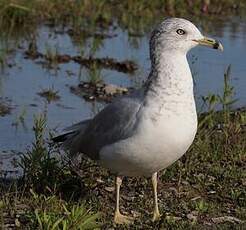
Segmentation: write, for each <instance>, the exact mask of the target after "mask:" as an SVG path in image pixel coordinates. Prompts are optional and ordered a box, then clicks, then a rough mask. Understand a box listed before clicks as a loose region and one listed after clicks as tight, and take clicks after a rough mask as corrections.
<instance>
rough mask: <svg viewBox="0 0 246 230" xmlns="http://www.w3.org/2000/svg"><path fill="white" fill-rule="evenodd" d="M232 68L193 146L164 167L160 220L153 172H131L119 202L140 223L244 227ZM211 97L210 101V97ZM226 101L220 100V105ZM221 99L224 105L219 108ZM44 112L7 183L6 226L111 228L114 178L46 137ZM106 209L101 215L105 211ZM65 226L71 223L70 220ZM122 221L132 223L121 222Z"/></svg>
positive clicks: (244, 180) (1, 214)
mask: <svg viewBox="0 0 246 230" xmlns="http://www.w3.org/2000/svg"><path fill="white" fill-rule="evenodd" d="M229 76H230V68H228V70H227V71H226V73H225V78H224V80H225V83H224V85H225V88H224V93H223V94H222V95H212V96H210V98H215V99H213V100H212V99H211V100H210V101H207V107H208V108H209V109H208V112H207V113H204V114H200V115H199V124H200V125H199V129H198V133H197V135H196V139H195V141H194V143H193V145H192V146H191V148H190V149H189V151H188V152H187V153H186V154H185V155H184V156H183V157H182V158H181V159H180V160H179V161H177V162H176V163H175V164H173V165H172V166H171V167H169V168H168V169H166V171H165V173H164V172H160V173H159V183H158V190H159V193H158V194H159V195H158V198H159V205H160V210H161V213H162V214H163V215H162V217H161V220H160V221H159V222H156V223H152V222H151V211H152V206H153V202H152V192H151V185H150V181H148V180H147V179H144V178H142V179H135V178H125V180H124V182H123V186H122V191H121V204H120V206H121V210H122V212H126V213H128V214H129V215H132V216H137V218H136V220H135V222H134V225H132V226H131V227H130V228H134V229H185V228H188V229H229V228H232V229H243V228H244V227H245V221H246V191H245V185H246V168H245V165H246V164H245V163H246V152H245V149H246V139H245V137H246V110H243V109H241V110H238V111H232V110H231V108H230V106H231V104H232V103H233V99H232V96H233V88H231V86H230V77H229ZM209 103H212V105H211V104H209ZM221 103H222V105H221ZM217 105H221V107H222V110H221V111H218V112H216V111H215V110H214V109H213V108H214V107H216V106H217ZM45 119H46V118H45V116H44V115H41V116H38V117H36V118H35V124H34V136H35V139H34V143H33V146H32V148H31V149H30V150H28V151H27V152H26V153H24V154H23V155H22V157H21V159H20V162H19V165H20V167H21V168H22V170H23V173H24V174H23V177H22V178H21V179H19V180H17V181H14V182H13V181H12V182H7V181H5V183H1V185H0V191H1V193H0V194H1V198H0V220H1V223H2V226H5V227H6V226H8V225H11V224H12V226H15V227H16V226H20V228H24V229H34V228H35V229H87V228H86V227H85V226H88V229H95V228H101V229H109V228H112V227H114V224H113V223H112V214H113V209H114V189H113V185H114V178H113V176H112V175H111V174H110V173H109V172H108V171H106V170H105V169H102V168H101V167H99V166H97V165H95V163H94V162H92V161H90V160H88V159H86V158H85V159H83V160H82V161H81V163H80V164H79V165H78V164H74V163H72V162H71V161H70V160H69V159H68V158H67V157H64V158H63V157H62V159H61V160H60V161H58V159H57V157H55V155H57V154H58V155H60V154H61V153H59V152H58V150H57V149H56V148H54V147H52V146H50V145H49V143H48V142H47V141H46V140H45V135H44V134H45V130H46V129H47V127H46V121H45ZM98 213H100V218H99V214H98ZM64 226H65V227H64ZM117 229H129V227H127V226H117Z"/></svg>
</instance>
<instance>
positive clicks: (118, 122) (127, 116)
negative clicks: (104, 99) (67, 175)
mask: <svg viewBox="0 0 246 230" xmlns="http://www.w3.org/2000/svg"><path fill="white" fill-rule="evenodd" d="M140 108H141V100H140V98H139V97H124V98H120V99H119V100H116V101H114V102H113V103H112V104H109V105H108V106H106V107H105V108H104V109H103V110H102V111H100V112H99V113H98V114H97V115H96V116H95V117H94V118H93V119H92V120H90V121H89V122H88V123H87V125H86V128H85V129H83V130H82V131H81V132H80V133H78V134H77V135H75V136H73V138H72V140H70V142H69V150H70V152H71V154H72V155H73V154H76V153H78V152H79V153H84V154H86V155H88V156H89V157H90V158H92V159H98V158H99V156H98V155H99V151H100V149H101V148H102V147H104V146H106V145H108V144H112V143H114V142H117V141H119V140H123V139H126V138H128V137H130V136H131V135H132V134H133V132H134V128H135V126H136V124H137V114H138V112H139V110H140ZM64 144H65V145H66V143H64Z"/></svg>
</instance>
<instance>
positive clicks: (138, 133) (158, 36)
mask: <svg viewBox="0 0 246 230" xmlns="http://www.w3.org/2000/svg"><path fill="white" fill-rule="evenodd" d="M197 45H202V46H207V47H211V48H214V49H220V50H223V47H222V45H221V43H219V42H218V41H216V40H214V39H211V38H207V37H204V36H203V35H202V34H201V32H200V31H199V30H198V28H197V27H196V26H195V25H194V24H192V23H191V22H190V21H188V20H185V19H182V18H168V19H165V20H164V21H163V22H161V23H160V24H159V25H158V26H157V27H156V28H155V29H154V30H153V32H152V35H151V38H150V59H151V71H150V73H149V76H148V79H147V81H146V82H145V84H144V85H143V86H142V88H141V89H139V90H136V92H135V93H133V94H131V95H128V96H125V97H121V98H119V99H118V100H115V101H113V102H112V103H111V104H109V105H107V106H106V107H105V108H104V109H103V110H101V111H100V112H99V113H98V114H97V115H96V116H95V117H94V118H92V119H88V120H84V121H82V122H80V123H78V124H76V125H73V126H71V127H70V128H69V129H68V131H69V132H68V133H65V134H62V135H60V136H57V137H55V138H53V141H54V142H63V144H62V147H63V148H64V149H66V150H69V152H70V154H71V156H78V154H85V155H87V156H88V157H89V158H91V159H93V160H95V161H97V162H99V163H100V164H101V165H102V166H103V167H106V168H107V169H109V170H110V171H111V172H113V173H114V174H115V175H116V181H115V185H116V206H115V213H114V222H115V223H119V224H128V223H130V222H132V221H133V218H132V217H128V216H124V215H122V214H121V213H120V210H119V198H120V186H121V184H122V178H123V176H131V177H139V176H144V177H151V179H152V185H153V194H154V209H153V219H152V220H153V221H155V220H158V219H159V218H160V212H159V208H158V200H157V172H159V171H160V170H162V169H165V168H166V167H168V166H169V165H171V164H172V163H174V162H175V161H176V160H178V159H179V158H180V157H181V156H182V155H183V154H184V153H185V152H186V151H187V150H188V148H189V146H190V145H191V144H192V142H193V140H194V137H195V134H196V131H197V113H196V106H195V100H194V93H193V80H192V75H191V71H190V68H189V64H188V61H187V58H186V54H187V52H188V51H189V50H190V49H192V48H193V47H195V46H197Z"/></svg>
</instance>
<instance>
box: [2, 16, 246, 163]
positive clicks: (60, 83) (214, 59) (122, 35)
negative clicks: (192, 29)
mask: <svg viewBox="0 0 246 230" xmlns="http://www.w3.org/2000/svg"><path fill="white" fill-rule="evenodd" d="M211 23H213V27H211V28H210V27H208V28H205V29H204V30H203V32H204V34H206V35H207V36H211V37H214V38H216V39H218V40H220V41H221V42H222V44H223V46H224V52H223V53H222V52H217V51H215V50H212V49H206V48H202V47H199V48H195V49H193V50H192V51H191V52H190V53H189V55H188V58H189V62H190V66H191V68H192V71H193V73H194V80H195V94H196V100H197V107H198V108H201V104H202V102H201V96H206V95H208V94H209V93H212V94H221V93H222V92H223V74H224V72H225V70H226V68H227V67H228V65H231V68H232V69H231V70H232V72H231V84H232V85H233V86H234V88H235V98H237V99H238V101H237V102H236V103H235V104H234V105H233V106H234V107H235V108H236V107H243V106H246V91H245V89H246V63H245V62H246V56H245V53H246V23H245V22H244V21H243V20H241V19H233V20H231V21H230V22H225V21H215V22H211ZM55 31H56V32H55ZM107 33H108V34H112V35H116V36H112V37H111V38H107V39H104V40H102V43H101V44H100V46H99V48H98V49H97V51H96V52H95V54H94V56H96V57H111V58H115V59H117V60H119V61H123V60H126V59H128V60H133V61H135V62H136V63H137V64H138V67H139V68H138V70H137V71H136V73H135V74H131V75H130V74H125V73H121V72H118V71H114V70H108V69H101V71H100V75H101V77H102V79H103V80H104V81H105V82H106V83H112V84H116V85H120V86H125V87H129V86H133V87H138V86H140V85H141V84H142V82H143V81H144V80H145V79H146V77H147V75H148V72H149V69H150V60H149V48H148V39H149V34H146V35H145V36H142V37H130V36H128V33H127V31H124V30H122V29H120V28H117V29H114V30H112V31H108V32H107ZM20 44H21V47H19V48H18V49H15V50H14V51H13V52H12V53H11V54H10V55H9V57H8V62H9V63H11V64H12V66H11V67H6V68H4V69H3V70H2V71H1V73H0V97H1V98H2V100H5V99H6V100H8V101H10V102H8V103H9V104H10V106H11V107H12V110H11V113H10V114H9V115H5V116H4V117H0V133H1V135H0V155H1V156H0V161H1V158H2V159H5V157H6V158H8V157H9V156H10V155H9V153H10V152H11V151H17V152H18V151H23V150H25V149H26V148H27V147H28V146H30V145H31V143H32V140H33V131H32V126H33V117H34V115H35V114H38V113H42V112H44V111H46V113H47V126H48V127H49V129H51V130H61V129H62V128H63V127H66V126H69V125H71V124H72V123H74V122H78V121H80V120H82V119H85V118H88V117H91V116H93V115H94V114H95V113H96V112H97V111H99V110H100V109H101V108H102V107H103V106H104V103H99V102H93V103H92V102H88V101H85V100H84V99H83V98H81V97H78V96H76V95H74V94H72V93H71V91H70V86H76V85H78V83H79V82H80V81H81V80H88V79H89V77H88V70H87V69H86V68H84V67H81V66H80V65H78V64H76V63H74V62H69V63H67V64H60V65H59V67H58V68H53V69H51V68H48V67H47V66H45V65H44V64H43V63H40V62H38V61H34V60H30V59H25V58H24V56H25V55H24V51H25V49H23V48H25V47H27V46H28V43H27V42H26V41H25V40H23V42H21V43H20ZM89 44H90V39H89V40H88V41H87V42H86V43H85V44H79V42H75V41H74V40H73V39H71V37H70V36H69V35H68V34H67V33H58V32H57V28H49V27H47V26H42V27H40V28H39V29H38V32H37V45H38V50H39V51H40V52H43V53H45V52H47V50H48V49H51V50H52V49H53V50H54V49H55V48H56V49H57V50H58V51H59V53H60V54H69V55H79V54H80V53H81V50H82V51H83V53H88V52H89V50H90V49H89ZM47 88H52V89H53V90H55V91H58V94H59V96H60V100H58V101H54V102H51V103H47V101H46V100H45V99H44V98H42V97H40V96H39V95H38V94H37V93H38V92H40V91H42V90H43V89H47ZM1 152H2V153H1ZM14 154H15V153H14Z"/></svg>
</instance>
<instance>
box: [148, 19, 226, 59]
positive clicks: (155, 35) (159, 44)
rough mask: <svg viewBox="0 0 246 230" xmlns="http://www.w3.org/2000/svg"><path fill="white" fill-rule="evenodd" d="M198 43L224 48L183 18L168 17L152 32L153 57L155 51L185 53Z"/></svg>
mask: <svg viewBox="0 0 246 230" xmlns="http://www.w3.org/2000/svg"><path fill="white" fill-rule="evenodd" d="M197 45H204V46H208V47H211V48H214V49H221V50H223V47H222V45H221V44H220V43H219V42H218V41H216V40H214V39H211V38H206V37H204V36H203V35H202V34H201V32H200V31H199V30H198V28H197V27H196V26H195V25H194V24H192V23H191V22H190V21H188V20H185V19H182V18H168V19H166V20H164V21H163V22H162V23H160V24H159V25H158V26H157V27H156V28H155V29H154V31H153V32H152V36H151V39H150V53H151V57H152V56H153V54H154V53H155V54H156V55H158V53H160V52H161V53H163V52H182V53H183V54H184V55H185V54H186V53H187V52H188V51H189V50H190V49H191V48H193V47H195V46H197Z"/></svg>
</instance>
